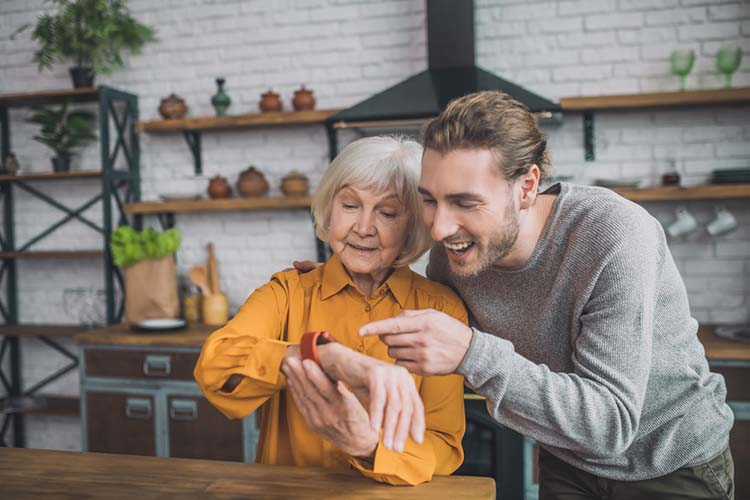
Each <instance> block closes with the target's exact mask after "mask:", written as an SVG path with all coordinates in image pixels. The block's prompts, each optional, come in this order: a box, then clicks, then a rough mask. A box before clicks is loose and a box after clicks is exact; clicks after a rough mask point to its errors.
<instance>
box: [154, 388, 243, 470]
mask: <svg viewBox="0 0 750 500" xmlns="http://www.w3.org/2000/svg"><path fill="white" fill-rule="evenodd" d="M167 407H168V418H169V456H171V457H174V458H201V459H210V460H233V461H237V462H241V461H242V459H243V440H244V437H243V432H242V420H229V419H227V417H225V416H224V415H222V414H221V413H219V411H218V410H217V409H216V408H214V407H213V406H212V405H211V403H209V402H208V400H206V399H204V398H201V397H196V396H176V395H175V396H169V397H168V398H167Z"/></svg>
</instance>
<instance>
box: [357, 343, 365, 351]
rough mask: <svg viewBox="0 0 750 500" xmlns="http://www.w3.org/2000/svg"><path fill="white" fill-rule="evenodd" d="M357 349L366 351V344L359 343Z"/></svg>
mask: <svg viewBox="0 0 750 500" xmlns="http://www.w3.org/2000/svg"><path fill="white" fill-rule="evenodd" d="M357 350H358V351H359V352H365V345H364V344H359V345H358V346H357Z"/></svg>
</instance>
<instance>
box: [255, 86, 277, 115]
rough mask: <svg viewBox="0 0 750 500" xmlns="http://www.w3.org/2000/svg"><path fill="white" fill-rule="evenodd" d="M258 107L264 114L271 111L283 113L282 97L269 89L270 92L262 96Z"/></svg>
mask: <svg viewBox="0 0 750 500" xmlns="http://www.w3.org/2000/svg"><path fill="white" fill-rule="evenodd" d="M258 106H259V107H260V110H261V111H262V112H264V113H268V112H271V111H281V107H282V105H281V96H280V95H279V94H277V93H276V92H274V91H273V90H271V89H268V92H266V93H265V94H261V96H260V102H259V103H258Z"/></svg>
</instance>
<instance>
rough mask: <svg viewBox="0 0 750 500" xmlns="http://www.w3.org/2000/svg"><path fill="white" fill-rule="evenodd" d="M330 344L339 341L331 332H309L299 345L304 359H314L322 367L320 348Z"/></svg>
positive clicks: (304, 335) (303, 336)
mask: <svg viewBox="0 0 750 500" xmlns="http://www.w3.org/2000/svg"><path fill="white" fill-rule="evenodd" d="M330 342H337V340H336V339H335V338H334V336H333V335H331V334H330V333H329V332H307V333H305V334H303V335H302V339H301V340H300V343H299V350H300V354H301V356H302V359H303V360H305V359H312V360H313V361H315V362H316V363H317V364H318V365H320V359H319V358H318V346H319V345H324V344H328V343H330Z"/></svg>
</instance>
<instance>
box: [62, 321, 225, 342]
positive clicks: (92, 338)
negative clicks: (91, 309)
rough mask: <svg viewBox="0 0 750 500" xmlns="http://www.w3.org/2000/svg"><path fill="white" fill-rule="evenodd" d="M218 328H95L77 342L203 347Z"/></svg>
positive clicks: (77, 336)
mask: <svg viewBox="0 0 750 500" xmlns="http://www.w3.org/2000/svg"><path fill="white" fill-rule="evenodd" d="M218 328H219V327H218V326H206V325H203V324H201V323H189V324H188V326H187V328H183V329H182V330H174V331H165V332H142V331H133V330H132V329H131V328H130V325H128V324H126V323H120V324H117V325H110V326H105V327H102V328H95V329H93V330H88V331H84V332H81V333H79V334H78V335H76V336H75V341H76V342H77V343H79V344H106V345H129V346H154V345H158V346H169V347H197V348H200V347H203V342H205V340H206V338H207V337H208V336H209V335H210V334H211V332H213V331H214V330H217V329H218Z"/></svg>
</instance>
